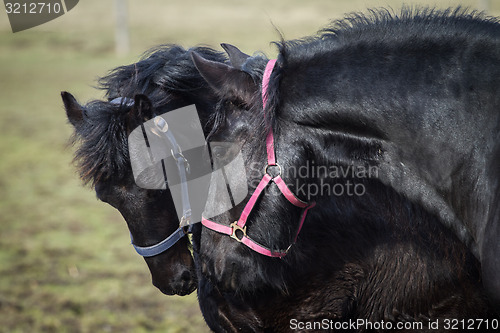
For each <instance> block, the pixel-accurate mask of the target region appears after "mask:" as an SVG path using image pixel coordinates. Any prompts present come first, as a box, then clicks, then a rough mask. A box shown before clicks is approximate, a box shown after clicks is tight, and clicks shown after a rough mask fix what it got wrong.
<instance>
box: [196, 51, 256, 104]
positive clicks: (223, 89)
mask: <svg viewBox="0 0 500 333" xmlns="http://www.w3.org/2000/svg"><path fill="white" fill-rule="evenodd" d="M191 57H192V59H193V62H194V65H195V66H196V68H197V69H198V72H200V74H201V76H202V77H203V78H204V79H205V81H207V83H208V85H209V86H210V87H211V88H212V89H213V90H215V92H216V93H217V94H218V95H220V96H225V97H231V98H235V97H236V98H239V99H241V100H243V101H250V99H251V97H252V94H253V93H254V91H252V90H254V89H255V88H256V86H255V83H254V82H253V80H252V77H251V76H250V74H248V73H246V72H244V71H242V70H240V69H237V68H234V67H232V66H229V65H226V64H224V63H221V62H216V61H211V60H207V59H205V58H203V57H202V56H200V55H199V54H198V53H196V52H192V53H191ZM252 88H254V89H252Z"/></svg>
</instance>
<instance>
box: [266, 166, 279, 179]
mask: <svg viewBox="0 0 500 333" xmlns="http://www.w3.org/2000/svg"><path fill="white" fill-rule="evenodd" d="M275 166H277V167H278V174H277V175H276V176H273V175H271V174H270V173H269V172H268V168H269V167H275ZM264 173H265V174H268V175H269V176H272V177H273V178H276V177H278V176H281V165H279V164H278V163H276V164H268V165H266V167H265V168H264Z"/></svg>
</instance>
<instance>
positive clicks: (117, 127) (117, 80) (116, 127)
mask: <svg viewBox="0 0 500 333" xmlns="http://www.w3.org/2000/svg"><path fill="white" fill-rule="evenodd" d="M192 51H196V52H198V53H200V54H203V56H204V57H206V58H207V59H211V60H214V61H220V62H225V61H227V60H226V57H225V55H224V54H223V53H220V52H217V51H215V50H213V49H210V48H208V47H194V48H191V49H187V50H186V49H184V48H182V47H180V46H178V45H163V46H159V47H156V48H154V49H151V50H150V51H148V52H146V53H145V55H144V56H143V57H142V59H141V60H140V61H139V62H137V63H135V64H131V65H126V66H121V67H117V68H115V69H113V70H112V71H111V72H110V73H109V74H108V75H106V76H104V77H102V78H101V79H100V80H99V88H100V89H102V90H105V91H106V97H107V98H108V100H109V101H111V100H113V99H115V98H117V97H126V98H131V99H133V98H134V96H135V95H137V94H145V95H147V96H148V98H149V99H150V100H151V102H152V103H153V106H154V107H155V108H158V107H161V106H164V105H165V104H167V103H170V102H172V101H173V100H174V99H176V98H179V97H181V98H187V99H192V100H193V101H197V102H198V101H199V102H200V103H201V104H205V103H209V101H206V100H205V99H203V98H201V97H202V96H200V95H202V94H201V93H200V89H207V87H206V85H205V81H204V80H203V79H202V78H201V76H200V74H199V73H198V71H197V70H196V67H195V66H194V64H193V62H192V60H191V55H190V54H191V52H192ZM83 109H84V120H85V121H84V122H83V124H82V125H81V126H79V128H78V129H77V130H76V131H75V133H74V135H73V138H72V142H73V143H77V142H79V143H80V146H79V147H78V149H77V151H76V153H75V157H74V162H75V163H76V165H77V167H78V169H79V170H80V177H81V179H82V180H83V181H84V183H85V184H91V185H92V186H95V185H96V183H97V182H98V181H100V180H106V179H111V178H113V179H121V178H123V177H125V176H126V175H127V174H130V173H131V166H130V159H129V155H128V141H127V140H128V133H127V119H128V118H127V114H128V112H129V111H130V109H131V107H130V106H126V105H124V104H121V105H120V104H112V103H107V102H103V101H98V100H96V101H91V102H90V103H88V104H87V105H85V106H84V107H83Z"/></svg>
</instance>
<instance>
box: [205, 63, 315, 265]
mask: <svg viewBox="0 0 500 333" xmlns="http://www.w3.org/2000/svg"><path fill="white" fill-rule="evenodd" d="M275 64H276V60H275V59H274V60H269V62H268V63H267V65H266V69H265V71H264V76H263V78H262V102H263V108H264V110H265V109H266V104H267V90H268V86H269V79H270V77H271V73H272V71H273V68H274V65H275ZM266 150H267V165H266V166H265V168H264V176H263V177H262V179H261V181H260V183H259V185H257V188H256V189H255V191H254V192H253V194H252V196H251V197H250V200H248V202H247V204H246V205H245V208H244V209H243V212H242V213H241V216H240V218H239V219H238V221H234V222H233V223H231V225H229V226H227V225H223V224H220V223H216V222H213V221H210V220H208V219H206V218H202V220H201V223H202V224H203V226H205V227H206V228H208V229H211V230H214V231H217V232H220V233H222V234H226V235H229V236H230V237H231V238H233V239H235V240H236V241H238V242H241V243H243V244H245V245H246V246H248V247H249V248H251V249H252V250H254V251H255V252H258V253H260V254H263V255H265V256H268V257H277V258H283V257H284V256H285V255H286V254H287V252H288V250H290V248H291V247H292V245H293V244H294V243H295V242H296V241H297V237H298V236H299V233H300V230H301V229H302V225H303V224H304V220H305V219H306V215H307V211H308V210H309V209H311V208H313V207H314V206H315V203H314V202H311V203H307V202H304V201H302V200H300V199H299V198H297V197H296V196H295V195H294V194H293V193H292V191H290V189H289V188H288V186H287V185H286V183H285V181H284V180H283V179H282V178H281V166H280V165H279V164H277V163H276V156H275V152H274V137H273V131H272V128H271V129H269V132H268V134H267V138H266ZM271 168H273V169H275V168H277V169H278V174H277V175H276V176H273V175H271V174H270V173H269V171H270V169H271ZM271 182H273V183H275V184H276V185H277V186H278V189H279V190H280V192H281V193H282V194H283V195H284V196H285V198H286V199H287V200H288V201H289V202H290V203H291V204H292V205H294V206H297V207H300V208H303V209H304V210H303V212H302V215H301V217H300V222H299V228H298V230H297V234H296V235H295V238H294V241H293V243H292V244H290V246H289V247H288V248H287V249H286V250H277V251H273V250H271V249H269V248H267V247H265V246H263V245H261V244H259V243H257V242H256V241H254V240H253V239H251V238H250V237H248V236H247V227H246V222H247V219H248V216H249V215H250V213H251V212H252V209H253V207H254V206H255V203H256V202H257V199H258V198H259V197H260V195H261V194H262V192H263V191H264V189H265V188H266V187H267V186H268V185H269V184H270V183H271Z"/></svg>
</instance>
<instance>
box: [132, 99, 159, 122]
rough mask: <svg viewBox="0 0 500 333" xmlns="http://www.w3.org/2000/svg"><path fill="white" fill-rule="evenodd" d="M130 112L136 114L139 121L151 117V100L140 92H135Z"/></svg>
mask: <svg viewBox="0 0 500 333" xmlns="http://www.w3.org/2000/svg"><path fill="white" fill-rule="evenodd" d="M131 112H132V113H133V114H134V115H135V116H136V120H137V121H139V122H141V123H142V122H145V121H148V120H149V119H151V118H153V112H154V110H153V103H152V102H151V100H150V99H149V98H148V97H147V96H146V95H142V94H137V95H135V97H134V107H133V108H132V110H131Z"/></svg>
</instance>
